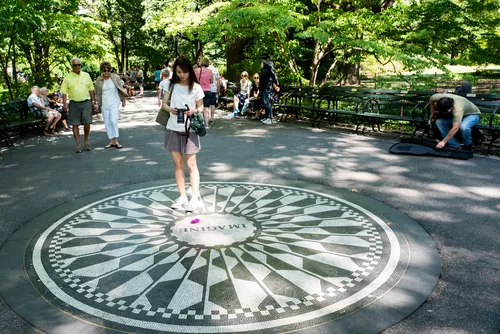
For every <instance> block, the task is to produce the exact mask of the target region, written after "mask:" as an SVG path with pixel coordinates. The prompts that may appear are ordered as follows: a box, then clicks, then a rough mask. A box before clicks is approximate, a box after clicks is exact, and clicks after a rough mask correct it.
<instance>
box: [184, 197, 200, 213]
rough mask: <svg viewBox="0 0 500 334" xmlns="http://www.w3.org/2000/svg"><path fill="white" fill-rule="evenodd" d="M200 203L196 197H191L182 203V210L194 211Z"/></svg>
mask: <svg viewBox="0 0 500 334" xmlns="http://www.w3.org/2000/svg"><path fill="white" fill-rule="evenodd" d="M200 204H201V203H200V202H199V201H198V199H197V198H191V200H190V201H189V203H188V204H186V205H184V210H186V212H193V211H196V210H198V209H199V208H200V207H201V205H200Z"/></svg>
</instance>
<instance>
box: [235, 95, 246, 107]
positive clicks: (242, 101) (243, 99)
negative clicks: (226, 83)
mask: <svg viewBox="0 0 500 334" xmlns="http://www.w3.org/2000/svg"><path fill="white" fill-rule="evenodd" d="M235 96H236V97H237V98H238V101H239V103H240V104H242V105H245V101H246V99H247V94H240V93H238V94H236V95H235Z"/></svg>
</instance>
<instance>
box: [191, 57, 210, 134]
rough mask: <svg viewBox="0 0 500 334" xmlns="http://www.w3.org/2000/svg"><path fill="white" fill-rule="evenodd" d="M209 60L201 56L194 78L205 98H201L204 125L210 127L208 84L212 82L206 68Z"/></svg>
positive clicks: (208, 70)
mask: <svg viewBox="0 0 500 334" xmlns="http://www.w3.org/2000/svg"><path fill="white" fill-rule="evenodd" d="M208 65H210V62H209V61H208V59H207V58H203V59H202V61H201V66H200V67H199V68H197V69H195V70H194V73H195V74H196V78H197V79H198V82H199V83H200V85H201V88H202V89H203V93H204V94H205V98H204V99H203V119H204V120H205V127H206V128H207V129H210V126H209V125H208V121H209V120H210V109H209V108H210V103H211V102H212V88H211V87H210V85H211V84H212V83H213V82H214V78H213V75H212V71H210V69H209V68H208Z"/></svg>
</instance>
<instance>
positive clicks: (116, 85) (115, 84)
mask: <svg viewBox="0 0 500 334" xmlns="http://www.w3.org/2000/svg"><path fill="white" fill-rule="evenodd" d="M101 73H102V74H101V75H100V76H99V77H97V79H96V81H95V88H94V89H95V95H96V99H97V103H98V104H99V108H100V109H101V112H102V117H103V118H104V125H105V126H106V132H107V134H108V138H109V140H110V142H109V144H108V145H106V146H105V148H110V147H116V148H123V146H122V145H120V143H118V137H119V133H118V117H119V113H120V105H121V106H122V107H125V103H126V98H127V97H128V94H127V92H126V91H125V89H123V85H122V83H121V79H120V76H119V75H118V74H115V73H111V64H110V63H109V62H107V61H105V62H103V63H102V64H101Z"/></svg>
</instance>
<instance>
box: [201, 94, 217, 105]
mask: <svg viewBox="0 0 500 334" xmlns="http://www.w3.org/2000/svg"><path fill="white" fill-rule="evenodd" d="M203 93H205V97H204V98H203V106H204V107H205V108H208V107H210V106H214V105H215V102H214V103H212V102H213V99H214V94H213V93H212V91H210V90H206V91H203Z"/></svg>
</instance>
